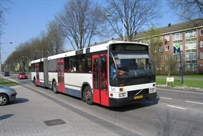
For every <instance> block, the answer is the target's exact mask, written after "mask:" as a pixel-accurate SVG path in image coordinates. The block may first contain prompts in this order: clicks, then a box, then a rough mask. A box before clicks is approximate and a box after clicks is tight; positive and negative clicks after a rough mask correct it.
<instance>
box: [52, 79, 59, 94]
mask: <svg viewBox="0 0 203 136" xmlns="http://www.w3.org/2000/svg"><path fill="white" fill-rule="evenodd" d="M52 89H53V92H54V93H55V94H56V93H58V91H57V89H56V81H53V84H52Z"/></svg>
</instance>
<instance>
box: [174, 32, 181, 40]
mask: <svg viewBox="0 0 203 136" xmlns="http://www.w3.org/2000/svg"><path fill="white" fill-rule="evenodd" d="M176 40H182V33H175V34H173V41H176Z"/></svg>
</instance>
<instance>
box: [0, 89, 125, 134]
mask: <svg viewBox="0 0 203 136" xmlns="http://www.w3.org/2000/svg"><path fill="white" fill-rule="evenodd" d="M14 88H15V89H16V91H17V93H18V94H17V99H16V101H15V102H12V103H11V104H9V105H6V106H1V107H0V136H119V135H122V133H119V132H116V131H115V129H114V131H112V129H110V127H112V126H115V125H113V124H111V123H108V122H105V121H103V120H101V119H99V118H97V117H94V116H92V115H89V114H88V113H86V112H83V111H81V110H79V109H76V108H75V109H74V107H72V106H70V105H68V104H66V103H64V102H60V101H59V100H56V99H55V100H52V99H51V98H48V97H47V96H46V97H45V95H44V96H43V95H40V94H39V93H37V92H35V91H32V90H29V89H27V88H25V87H22V86H15V87H14ZM59 103H60V104H59ZM67 106H69V108H67ZM81 115H82V116H81ZM55 119H59V120H55ZM52 120H55V121H52ZM45 121H51V122H49V124H48V125H53V126H48V125H47V124H46V123H45ZM97 122H99V123H97ZM101 122H103V123H104V124H107V126H106V127H105V125H101ZM55 123H56V124H57V123H62V124H59V125H55ZM108 125H109V126H108ZM119 130H120V131H122V128H121V129H119ZM119 130H118V131H119Z"/></svg>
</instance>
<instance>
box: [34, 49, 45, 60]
mask: <svg viewBox="0 0 203 136" xmlns="http://www.w3.org/2000/svg"><path fill="white" fill-rule="evenodd" d="M35 52H41V53H42V58H43V57H44V55H43V51H40V50H35Z"/></svg>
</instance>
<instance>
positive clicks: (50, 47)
mask: <svg viewBox="0 0 203 136" xmlns="http://www.w3.org/2000/svg"><path fill="white" fill-rule="evenodd" d="M47 31H48V32H47V36H46V38H45V39H44V42H46V44H45V45H44V46H46V47H47V50H46V51H47V55H54V54H58V53H61V52H64V41H65V37H64V35H63V34H62V33H61V27H60V26H59V24H57V23H56V21H52V22H50V23H49V26H48V30H47Z"/></svg>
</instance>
